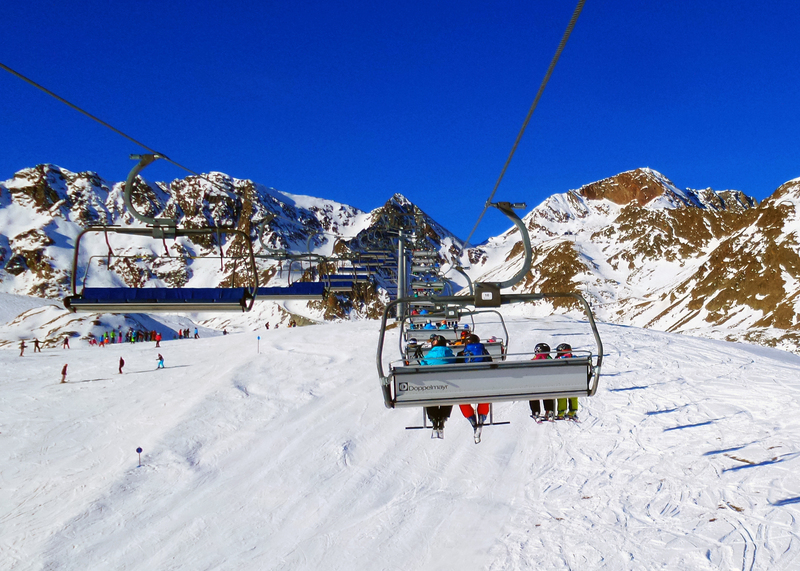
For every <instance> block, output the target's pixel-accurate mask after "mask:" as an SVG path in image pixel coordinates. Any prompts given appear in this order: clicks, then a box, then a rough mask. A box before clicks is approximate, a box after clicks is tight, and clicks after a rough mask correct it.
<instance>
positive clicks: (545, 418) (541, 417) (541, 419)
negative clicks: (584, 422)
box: [531, 412, 580, 424]
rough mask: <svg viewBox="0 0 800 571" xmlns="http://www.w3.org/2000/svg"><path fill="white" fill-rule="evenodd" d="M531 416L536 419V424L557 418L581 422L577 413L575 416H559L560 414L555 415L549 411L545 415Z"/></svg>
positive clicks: (553, 420)
mask: <svg viewBox="0 0 800 571" xmlns="http://www.w3.org/2000/svg"><path fill="white" fill-rule="evenodd" d="M531 418H532V419H533V420H535V421H536V424H542V423H544V422H555V421H557V420H570V421H572V422H578V423H580V420H579V419H578V416H577V415H574V416H569V415H565V416H560V417H559V416H555V415H554V414H553V413H552V412H548V413H547V414H545V415H541V414H532V415H531Z"/></svg>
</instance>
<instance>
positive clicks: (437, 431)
mask: <svg viewBox="0 0 800 571" xmlns="http://www.w3.org/2000/svg"><path fill="white" fill-rule="evenodd" d="M482 432H483V425H482V424H479V425H477V426H476V427H475V428H473V430H472V434H473V439H474V440H475V444H480V442H481V433H482ZM431 438H432V439H441V440H444V428H434V429H433V432H431Z"/></svg>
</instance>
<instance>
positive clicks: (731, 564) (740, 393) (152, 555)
mask: <svg viewBox="0 0 800 571" xmlns="http://www.w3.org/2000/svg"><path fill="white" fill-rule="evenodd" d="M22 309H23V308H20V311H21V310H22ZM12 313H14V312H12ZM14 315H16V314H15V313H14ZM14 315H9V316H7V319H8V320H9V321H10V320H11V319H13V317H14ZM507 323H508V328H509V333H510V348H511V350H513V351H532V349H533V346H534V345H535V344H536V343H537V342H541V341H544V342H547V343H549V344H550V345H551V346H555V345H557V344H558V343H559V342H562V341H566V342H569V343H571V344H572V347H573V348H575V349H580V348H584V347H585V348H592V347H593V343H592V340H591V337H590V334H589V331H588V327H587V325H586V323H584V322H581V321H578V320H574V319H572V318H570V317H565V316H553V317H547V318H542V319H531V318H529V317H523V316H521V315H520V316H516V317H509V318H508V319H507ZM3 331H4V335H6V338H8V335H10V334H11V333H10V332H11V331H12V330H11V329H9V328H8V327H6V328H5V329H3ZM13 333H14V335H17V336H18V338H20V339H21V338H24V337H25V334H26V332H25V331H24V330H21V329H20V328H19V327H17V329H14V330H13ZM29 333H30V335H29V337H27V339H28V344H29V348H28V349H27V350H26V352H25V355H24V356H22V357H20V356H19V348H18V343H15V344H12V345H10V346H9V347H7V348H6V350H3V351H0V370H2V378H0V552H2V559H1V560H2V564H0V567H2V568H3V569H8V570H15V571H16V570H41V569H46V570H51V569H52V570H55V569H58V570H76V571H77V570H79V571H86V570H87V569H115V570H123V569H124V570H153V569H159V570H172V569H187V570H188V569H191V570H200V569H223V570H242V569H253V570H293V571H296V570H320V569H326V570H343V571H344V570H348V571H350V570H354V569H358V570H376V571H377V570H387V571H393V570H410V569H414V570H443V569H488V570H491V571H501V570H516V569H574V570H578V569H579V570H591V569H608V570H620V569H625V570H651V569H670V570H678V569H685V570H693V571H694V570H704V569H714V570H717V569H743V570H758V569H770V570H772V571H775V570H780V569H787V570H788V569H798V568H800V521H799V520H798V519H799V518H798V516H800V479H798V478H797V475H796V474H797V473H798V470H800V357H798V356H795V355H792V354H790V353H786V352H782V351H779V350H773V349H767V348H762V347H756V346H750V345H742V344H732V343H725V342H721V341H711V340H706V339H698V338H693V337H688V336H681V335H674V334H668V333H661V332H656V331H651V330H643V329H637V328H634V327H624V326H617V325H608V324H600V333H601V336H602V338H603V342H604V346H605V353H606V357H605V362H604V367H603V374H602V376H601V380H600V389H599V390H598V392H597V395H596V396H595V397H593V398H591V399H581V401H580V405H581V409H580V412H579V416H580V423H575V422H568V421H556V422H545V423H542V424H537V423H536V422H534V420H533V419H532V418H531V417H530V409H529V407H528V404H527V403H524V402H521V403H500V404H497V405H495V406H494V411H493V413H494V418H495V420H496V421H510V424H508V425H499V426H486V427H484V429H483V433H482V439H481V440H482V441H481V442H480V444H478V445H476V444H475V443H474V442H473V437H474V435H473V430H472V427H471V426H470V425H469V423H468V422H467V421H466V419H464V418H463V417H462V416H461V414H460V412H459V410H458V407H454V409H453V414H452V416H451V418H450V419H449V420H448V422H447V424H446V425H445V430H444V435H445V438H444V439H443V440H438V439H431V438H430V436H431V435H430V431H422V430H406V429H405V427H406V426H412V425H415V424H416V425H418V424H420V422H421V412H420V411H419V410H418V409H401V410H387V409H386V408H385V407H384V405H383V400H382V397H381V393H380V387H379V381H378V378H377V372H376V366H375V346H376V341H377V334H378V325H377V323H376V322H374V321H361V322H344V323H335V324H321V325H315V326H308V327H298V328H293V329H277V330H276V329H271V330H269V331H266V330H264V329H263V327H262V328H261V330H260V331H240V332H233V333H231V334H229V335H226V336H223V335H221V333H219V332H211V331H209V330H206V329H203V330H202V331H201V336H200V337H201V338H200V339H197V340H195V339H189V340H172V337H171V336H170V337H169V340H165V341H162V343H161V348H160V349H155V346H154V344H153V343H137V344H133V345H127V344H122V345H113V346H110V347H106V348H96V347H89V346H88V344H87V343H86V341H81V340H79V339H73V340H72V342H71V345H72V348H71V349H61V348H58V349H56V348H46V349H45V350H44V351H43V352H42V353H36V354H34V353H33V345H32V337H33V334H32V332H29ZM397 334H398V333H397V330H396V329H395V330H393V331H390V333H389V336H388V339H387V345H386V346H387V351H386V353H387V355H386V358H394V357H395V354H394V353H392V351H394V350H396V348H397V346H398V339H397ZM257 336H260V337H261V339H260V340H258V339H257ZM158 353H161V354H162V355H163V356H164V359H165V367H166V368H165V369H163V370H156V358H157V354H158ZM120 357H123V358H124V360H125V363H126V365H125V370H124V373H123V374H119V373H118V370H117V369H118V361H119V358H120ZM65 364H68V365H69V369H68V375H67V382H66V384H61V383H60V380H61V371H62V367H63V366H64V365H65ZM139 447H141V448H142V450H143V452H142V454H141V465H139V456H138V455H137V453H136V449H137V448H139Z"/></svg>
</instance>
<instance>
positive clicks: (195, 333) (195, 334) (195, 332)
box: [194, 327, 200, 339]
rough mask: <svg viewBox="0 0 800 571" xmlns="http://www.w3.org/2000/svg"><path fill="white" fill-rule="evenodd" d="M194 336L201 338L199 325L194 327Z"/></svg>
mask: <svg viewBox="0 0 800 571" xmlns="http://www.w3.org/2000/svg"><path fill="white" fill-rule="evenodd" d="M194 338H195V339H200V334H199V333H198V332H197V327H195V328H194Z"/></svg>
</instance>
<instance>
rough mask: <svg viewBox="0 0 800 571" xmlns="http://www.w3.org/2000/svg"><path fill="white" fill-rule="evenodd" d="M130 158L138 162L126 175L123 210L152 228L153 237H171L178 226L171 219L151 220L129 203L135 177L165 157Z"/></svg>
mask: <svg viewBox="0 0 800 571" xmlns="http://www.w3.org/2000/svg"><path fill="white" fill-rule="evenodd" d="M131 158H132V159H138V160H139V162H138V163H136V166H134V167H133V168H132V169H131V171H130V172H129V173H128V178H127V179H126V180H125V191H124V193H123V195H122V196H123V199H124V201H125V208H127V209H128V211H129V212H130V213H131V214H132V215H133V217H134V218H136V220H138V221H139V222H142V223H144V224H146V225H148V226H152V227H153V228H152V230H151V234H152V235H153V236H154V237H157V238H160V237H163V236H164V235H165V234H168V235H169V236H170V237H171V236H173V232H174V230H175V228H176V227H177V225H178V223H177V222H176V221H175V220H173V219H171V218H151V217H150V216H145V215H144V214H142V213H140V212H139V211H138V210H136V209H135V208H134V207H133V203H132V202H131V195H132V194H133V181H134V180H136V176H137V175H138V174H139V173H140V172H141V171H142V170H143V169H144V168H145V167H146V166H147V165H149V164H150V163H152V162H154V161H155V160H156V159H163V158H166V157H164V156H163V155H159V154H146V155H131Z"/></svg>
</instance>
